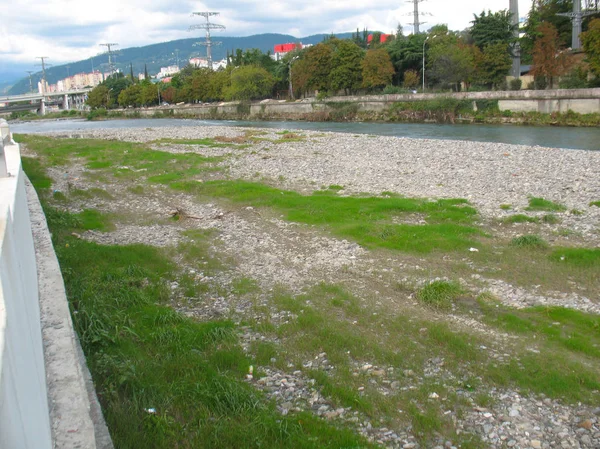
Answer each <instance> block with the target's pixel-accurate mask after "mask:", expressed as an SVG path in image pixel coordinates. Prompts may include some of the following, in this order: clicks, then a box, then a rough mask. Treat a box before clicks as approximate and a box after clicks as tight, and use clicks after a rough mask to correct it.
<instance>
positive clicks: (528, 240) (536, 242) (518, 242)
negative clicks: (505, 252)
mask: <svg viewBox="0 0 600 449" xmlns="http://www.w3.org/2000/svg"><path fill="white" fill-rule="evenodd" d="M510 244H511V245H512V246H516V247H517V248H535V249H543V248H547V247H548V243H546V241H545V240H544V239H543V238H541V237H540V236H539V235H522V236H520V237H515V238H514V239H512V241H511V242H510Z"/></svg>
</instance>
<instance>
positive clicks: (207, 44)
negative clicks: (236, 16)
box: [188, 12, 225, 70]
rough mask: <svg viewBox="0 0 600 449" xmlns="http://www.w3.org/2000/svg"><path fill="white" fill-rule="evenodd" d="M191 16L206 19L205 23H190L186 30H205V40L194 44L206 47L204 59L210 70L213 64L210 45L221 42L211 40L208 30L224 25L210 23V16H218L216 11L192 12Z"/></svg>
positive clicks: (222, 28)
mask: <svg viewBox="0 0 600 449" xmlns="http://www.w3.org/2000/svg"><path fill="white" fill-rule="evenodd" d="M192 15H193V16H202V17H204V18H205V19H206V23H201V24H199V25H192V26H190V28H189V30H188V31H192V30H206V41H204V42H197V43H196V44H194V45H203V46H205V47H206V61H207V63H208V68H209V69H210V70H212V68H213V66H212V50H211V49H212V46H213V45H220V44H221V42H213V41H212V40H211V39H210V30H224V29H225V26H223V25H217V24H215V23H210V19H209V18H210V17H211V16H218V15H219V13H218V12H193V13H192Z"/></svg>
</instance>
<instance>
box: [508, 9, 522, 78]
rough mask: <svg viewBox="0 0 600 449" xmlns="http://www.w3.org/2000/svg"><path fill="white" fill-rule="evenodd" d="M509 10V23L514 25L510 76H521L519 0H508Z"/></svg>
mask: <svg viewBox="0 0 600 449" xmlns="http://www.w3.org/2000/svg"><path fill="white" fill-rule="evenodd" d="M509 11H510V13H511V23H512V26H513V27H514V30H513V32H514V34H515V41H516V42H515V44H514V45H513V47H512V58H513V61H512V70H511V73H512V76H514V77H515V78H520V77H521V48H520V46H519V0H510V7H509Z"/></svg>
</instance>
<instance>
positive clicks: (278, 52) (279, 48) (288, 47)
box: [271, 42, 310, 61]
mask: <svg viewBox="0 0 600 449" xmlns="http://www.w3.org/2000/svg"><path fill="white" fill-rule="evenodd" d="M306 47H310V45H302V42H296V43H287V44H277V45H275V46H274V47H273V54H272V55H271V58H273V59H274V60H275V61H279V60H280V59H281V58H283V57H284V56H285V55H287V54H288V53H289V52H291V51H294V50H302V49H303V48H306Z"/></svg>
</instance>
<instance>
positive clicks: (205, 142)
mask: <svg viewBox="0 0 600 449" xmlns="http://www.w3.org/2000/svg"><path fill="white" fill-rule="evenodd" d="M150 143H152V144H158V145H161V144H173V145H199V146H203V147H208V148H237V149H244V148H248V147H249V146H250V145H243V144H238V143H234V142H233V141H225V138H223V137H221V138H218V139H217V138H215V139H212V138H210V137H206V138H204V139H166V138H165V139H159V140H154V141H152V142H150Z"/></svg>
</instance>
